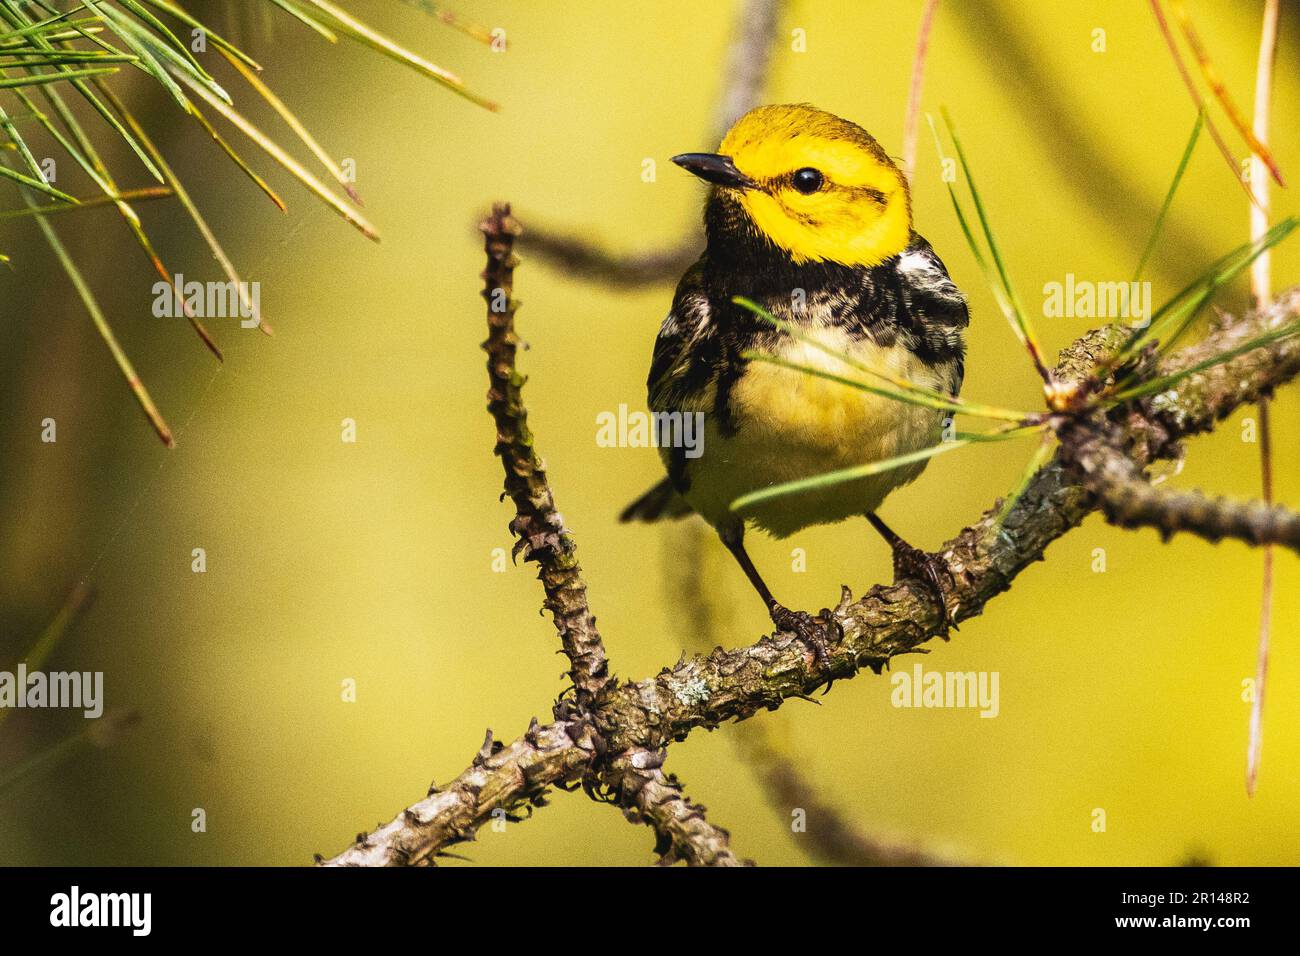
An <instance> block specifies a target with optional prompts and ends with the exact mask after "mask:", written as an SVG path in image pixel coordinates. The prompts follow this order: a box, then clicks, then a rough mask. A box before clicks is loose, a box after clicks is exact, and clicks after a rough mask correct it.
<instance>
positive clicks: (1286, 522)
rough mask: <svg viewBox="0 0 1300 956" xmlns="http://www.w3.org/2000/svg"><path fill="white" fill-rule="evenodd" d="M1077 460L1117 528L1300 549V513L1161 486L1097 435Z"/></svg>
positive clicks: (1086, 442)
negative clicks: (1149, 530)
mask: <svg viewBox="0 0 1300 956" xmlns="http://www.w3.org/2000/svg"><path fill="white" fill-rule="evenodd" d="M1071 457H1072V459H1073V461H1074V462H1075V463H1076V464H1078V466H1079V467H1080V469H1081V470H1082V472H1083V476H1084V484H1085V485H1086V486H1087V488H1088V490H1089V491H1091V492H1093V493H1094V494H1095V495H1097V497H1098V499H1099V502H1100V505H1101V510H1102V513H1103V514H1104V515H1105V516H1106V520H1107V521H1109V522H1110V523H1111V524H1116V525H1119V526H1120V527H1123V528H1138V527H1148V528H1156V529H1157V530H1159V532H1160V535H1161V537H1162V538H1165V539H1166V540H1167V539H1168V538H1169V537H1170V536H1171V535H1173V534H1174V533H1175V532H1179V531H1188V532H1191V533H1193V534H1196V535H1199V536H1200V537H1202V538H1205V539H1206V540H1207V541H1219V540H1221V539H1223V538H1237V539H1240V540H1242V541H1247V542H1249V543H1250V544H1256V545H1262V544H1283V545H1286V546H1287V547H1289V548H1292V549H1294V550H1296V551H1300V514H1297V513H1296V512H1294V511H1291V510H1289V509H1287V508H1283V507H1280V506H1278V505H1269V504H1267V503H1265V502H1262V501H1229V500H1227V499H1225V498H1209V497H1207V496H1205V495H1203V494H1201V493H1200V492H1199V491H1174V490H1170V489H1165V488H1156V487H1154V486H1152V485H1151V484H1150V482H1148V481H1147V480H1146V478H1144V477H1143V475H1142V472H1141V470H1140V469H1139V468H1138V466H1137V465H1135V464H1134V463H1133V462H1132V460H1130V459H1129V458H1128V457H1126V456H1125V455H1124V454H1123V453H1122V452H1121V451H1120V450H1119V449H1118V448H1116V447H1114V446H1113V445H1111V444H1110V443H1109V442H1107V441H1106V439H1105V437H1104V436H1101V435H1098V434H1095V433H1094V434H1090V435H1088V436H1087V438H1086V439H1083V440H1081V441H1080V443H1079V446H1078V447H1077V448H1075V449H1073V450H1072V453H1071Z"/></svg>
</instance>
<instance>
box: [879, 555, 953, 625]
mask: <svg viewBox="0 0 1300 956" xmlns="http://www.w3.org/2000/svg"><path fill="white" fill-rule="evenodd" d="M904 578H910V579H911V580H913V581H918V582H920V583H921V584H924V585H925V586H926V588H927V589H928V590H929V591H930V593H931V595H933V597H934V600H935V602H936V603H937V604H938V605H939V618H940V622H941V623H942V624H943V628H944V630H945V631H947V630H949V629H952V630H954V631H955V630H957V622H956V621H954V620H953V618H952V614H951V613H950V612H949V611H948V587H947V585H950V584H952V583H954V582H953V576H952V571H951V570H949V568H948V562H947V561H945V560H944V559H943V558H942V557H940V556H939V555H937V554H930V553H929V552H928V551H922V550H921V549H920V548H914V547H912V546H911V545H910V544H906V543H904V542H899V543H898V544H897V545H895V547H894V580H895V581H901V580H903V579H904ZM945 582H946V583H945Z"/></svg>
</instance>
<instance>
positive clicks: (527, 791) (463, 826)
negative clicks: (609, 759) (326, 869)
mask: <svg viewBox="0 0 1300 956" xmlns="http://www.w3.org/2000/svg"><path fill="white" fill-rule="evenodd" d="M594 753H595V746H594V745H593V742H592V740H591V736H590V733H589V731H587V730H585V729H584V727H583V725H581V724H577V723H571V722H567V721H557V722H556V723H553V724H548V725H547V726H545V727H539V726H538V725H537V721H535V720H534V721H533V725H532V726H531V727H529V728H528V732H527V733H526V734H524V736H522V737H520V738H519V739H518V740H516V741H514V742H513V743H511V744H509V745H507V746H504V747H503V746H501V745H500V744H498V743H495V742H494V741H493V739H492V732H491V731H488V734H487V738H486V739H485V740H484V741H483V747H482V749H480V750H479V753H478V756H477V757H475V758H474V762H473V763H472V764H471V765H470V767H469V769H468V770H466V771H465V772H464V773H462V774H461V775H460V776H459V777H457V778H456V779H455V780H452V781H451V782H450V783H447V784H444V785H443V786H441V787H439V786H437V785H436V784H435V785H434V786H432V787H430V788H429V795H428V796H427V797H425V798H424V799H423V800H421V801H420V802H419V803H415V804H412V805H411V806H409V807H407V808H406V809H405V810H403V811H402V812H401V813H400V814H398V816H397V817H395V818H394V819H393V820H392V821H391V822H389V823H387V824H385V825H384V826H382V827H380V828H379V829H377V830H375V831H374V832H373V833H369V834H366V833H362V834H358V836H357V840H356V842H355V843H354V844H353V845H352V846H351V847H349V848H348V849H346V850H344V851H343V852H342V853H340V854H339V855H338V856H336V857H334V858H333V859H332V860H328V861H325V860H321V859H319V858H317V862H318V863H323V864H324V865H325V866H427V865H430V864H432V863H433V861H434V857H435V856H436V855H437V854H438V852H439V851H441V850H443V849H446V848H447V847H449V846H453V845H455V844H457V843H461V842H464V841H466V840H472V839H474V834H475V831H476V830H478V828H479V827H480V826H482V825H483V824H484V823H487V822H489V821H490V820H491V819H492V814H493V812H494V811H503V812H504V813H505V814H506V815H507V818H508V817H509V816H513V815H514V814H515V813H516V811H519V810H521V809H522V808H524V807H532V806H541V805H542V803H543V802H544V796H545V793H546V790H547V788H548V787H551V786H563V785H565V784H569V783H576V782H577V781H578V780H580V779H582V776H583V774H584V773H586V771H587V767H588V766H589V764H590V763H591V759H592V756H593V754H594Z"/></svg>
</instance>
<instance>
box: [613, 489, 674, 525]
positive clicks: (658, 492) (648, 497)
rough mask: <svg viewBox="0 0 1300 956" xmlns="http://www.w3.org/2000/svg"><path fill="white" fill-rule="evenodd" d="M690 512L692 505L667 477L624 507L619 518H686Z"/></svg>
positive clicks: (647, 519)
mask: <svg viewBox="0 0 1300 956" xmlns="http://www.w3.org/2000/svg"><path fill="white" fill-rule="evenodd" d="M690 513H691V506H690V505H688V504H687V503H686V499H684V498H683V497H682V496H681V495H679V494H678V493H677V490H676V489H675V488H673V486H672V482H670V481H669V480H668V479H667V478H665V479H664V480H663V481H661V482H659V484H657V485H655V486H654V487H653V488H651V489H650V490H649V491H647V492H646V493H645V494H643V495H642V496H641V497H640V498H638V499H637V500H636V501H634V502H632V503H631V504H630V505H628V506H627V507H626V508H624V509H623V511H622V513H621V514H620V515H619V516H618V520H619V521H647V522H649V521H661V520H663V519H664V518H684V517H686V516H687V515H688V514H690Z"/></svg>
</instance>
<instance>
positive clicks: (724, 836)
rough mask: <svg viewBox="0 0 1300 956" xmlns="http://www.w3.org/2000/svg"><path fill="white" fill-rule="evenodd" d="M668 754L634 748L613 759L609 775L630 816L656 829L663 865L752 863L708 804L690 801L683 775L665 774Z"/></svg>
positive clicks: (607, 778)
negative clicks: (713, 818) (712, 817)
mask: <svg viewBox="0 0 1300 956" xmlns="http://www.w3.org/2000/svg"><path fill="white" fill-rule="evenodd" d="M664 756H665V755H664V752H663V751H662V750H660V751H654V750H646V749H645V748H643V747H634V748H632V749H631V750H629V751H627V752H626V753H623V754H621V755H619V757H618V758H616V759H615V760H614V761H612V763H611V764H610V768H609V770H608V771H607V772H606V773H605V774H604V777H603V779H604V782H605V784H606V785H607V786H609V787H610V788H611V789H612V790H613V791H614V800H615V802H617V803H618V804H619V805H620V806H621V807H623V808H624V814H625V815H626V816H627V818H628V819H629V820H630V821H632V822H633V823H646V824H648V825H649V826H650V827H652V828H653V829H654V831H655V833H656V834H657V836H658V842H657V843H656V844H655V852H656V853H658V854H659V862H660V864H661V865H663V866H671V865H672V864H674V863H676V862H678V861H679V860H680V861H684V862H685V863H686V864H687V865H689V866H748V865H752V864H750V863H749V862H748V861H742V860H740V859H738V858H737V857H736V855H735V854H734V853H732V852H731V846H730V835H729V834H728V833H727V831H726V830H724V829H722V828H721V827H715V826H714V825H713V824H711V823H709V821H708V820H707V819H705V816H704V813H705V808H704V807H702V806H700V805H698V804H695V803H692V802H691V801H690V800H688V799H686V795H685V794H683V793H682V788H681V784H679V783H678V782H677V778H676V777H675V776H673V775H671V774H665V773H664V772H663V770H662V769H661V768H662V766H663V762H664Z"/></svg>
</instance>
